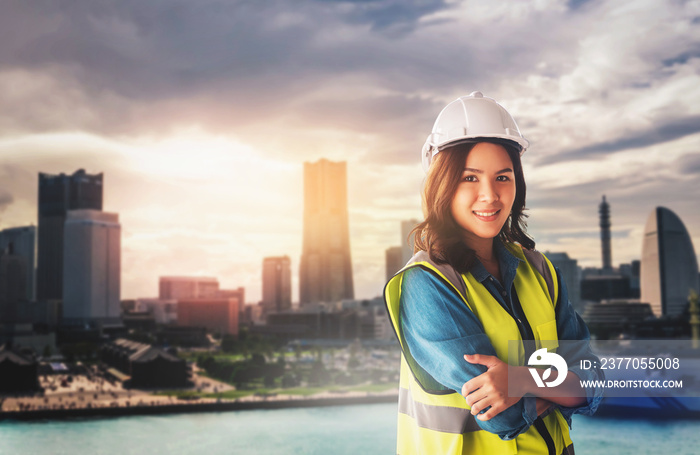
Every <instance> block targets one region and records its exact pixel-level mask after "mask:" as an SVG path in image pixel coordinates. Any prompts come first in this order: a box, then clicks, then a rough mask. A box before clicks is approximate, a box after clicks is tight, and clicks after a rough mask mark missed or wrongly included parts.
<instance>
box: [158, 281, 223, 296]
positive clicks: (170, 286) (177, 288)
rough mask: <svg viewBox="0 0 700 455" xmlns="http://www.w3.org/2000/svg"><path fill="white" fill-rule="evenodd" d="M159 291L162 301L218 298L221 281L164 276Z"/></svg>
mask: <svg viewBox="0 0 700 455" xmlns="http://www.w3.org/2000/svg"><path fill="white" fill-rule="evenodd" d="M158 289H159V292H158V298H159V299H160V300H172V299H176V300H177V299H198V298H210V297H217V296H218V292H219V280H217V279H216V278H212V277H203V276H162V277H160V279H159V283H158Z"/></svg>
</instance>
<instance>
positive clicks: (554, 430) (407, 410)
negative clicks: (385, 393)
mask: <svg viewBox="0 0 700 455" xmlns="http://www.w3.org/2000/svg"><path fill="white" fill-rule="evenodd" d="M508 249H509V250H510V251H511V253H512V254H513V255H515V256H516V257H518V258H519V259H521V263H520V264H519V266H518V271H517V274H516V278H515V280H514V283H513V285H514V286H515V293H516V295H517V296H518V297H519V298H520V301H521V303H522V308H523V312H524V313H525V317H526V319H527V321H523V322H524V323H526V324H529V325H530V327H531V329H532V332H533V334H534V337H535V340H536V342H537V343H541V342H542V341H545V340H550V341H551V343H549V344H547V345H544V346H542V347H547V348H548V349H552V350H554V349H556V347H557V346H558V343H557V341H556V340H557V330H556V320H555V312H554V310H555V305H556V302H557V299H558V297H559V296H558V291H559V289H558V286H557V283H556V280H552V279H549V280H548V279H546V278H545V276H543V275H549V277H550V278H551V277H554V276H556V275H555V271H554V268H553V266H552V265H551V263H549V261H548V260H547V259H546V258H544V256H542V255H540V254H539V253H534V259H533V257H532V256H533V253H530V254H527V255H526V254H525V253H524V252H523V250H522V249H521V248H520V247H519V246H518V245H509V246H508ZM526 257H527V259H526ZM538 258H541V260H540V261H541V262H540V263H539V264H537V263H536V262H537V259H538ZM528 259H529V260H528ZM410 267H421V268H423V269H425V270H428V271H430V273H433V274H435V275H436V276H438V277H439V278H440V279H441V281H442V282H443V283H444V284H445V285H446V286H448V287H449V288H450V289H452V290H453V291H454V292H455V294H456V295H458V296H459V297H460V299H461V300H462V301H463V302H464V304H465V305H466V306H467V308H469V310H470V311H472V312H473V313H474V314H475V315H476V316H477V318H478V319H479V320H480V322H481V323H482V325H483V327H484V331H485V334H486V335H487V336H488V337H489V339H490V341H491V343H492V345H493V346H494V349H495V351H496V354H497V355H498V357H499V358H500V359H501V360H503V361H505V362H507V361H508V340H520V339H521V337H520V332H519V330H518V328H517V324H516V323H515V321H514V320H513V317H512V316H511V315H510V313H508V312H507V311H506V310H505V309H504V308H503V307H502V306H501V305H500V304H499V303H498V302H497V301H496V299H495V298H494V297H493V296H491V294H490V293H489V292H488V290H487V289H486V288H485V287H484V286H483V285H482V284H481V283H479V282H478V281H477V280H476V279H475V278H474V277H473V276H472V275H471V274H464V275H461V276H459V275H457V274H456V272H455V271H454V269H452V268H451V267H449V266H447V265H436V264H434V263H433V262H432V261H430V259H429V258H428V255H427V253H425V252H421V253H418V254H417V255H416V256H414V258H413V259H412V261H410V262H409V264H408V265H407V266H406V267H405V268H404V269H402V270H401V271H400V272H399V273H397V274H396V275H395V276H394V277H393V278H392V279H391V280H389V282H388V283H387V285H386V288H385V295H384V297H385V302H386V304H387V310H388V313H389V317H390V319H391V322H392V326H393V327H394V330H395V331H396V335H397V338H398V340H399V343H400V345H401V349H402V355H401V376H400V377H401V380H400V389H399V391H400V392H399V393H400V400H399V422H398V426H399V428H398V447H397V451H398V453H489V454H511V453H517V452H518V451H521V450H522V451H527V452H530V451H533V450H534V451H535V452H533V453H547V445H546V444H545V442H544V440H543V438H542V437H541V436H540V435H539V433H538V432H537V429H536V428H535V427H534V426H532V427H531V428H529V429H528V430H527V431H526V432H524V433H523V434H521V435H519V436H518V437H516V438H515V439H513V440H511V441H502V440H501V439H500V438H499V437H498V436H497V435H494V434H491V433H488V432H486V431H483V430H481V429H480V427H479V426H478V425H477V421H476V419H475V418H474V416H472V415H471V413H470V411H469V407H468V406H467V404H466V401H465V399H464V397H462V396H461V395H460V394H458V393H456V392H454V391H453V390H451V389H447V388H446V387H444V386H443V385H442V384H440V383H439V382H438V381H436V380H435V379H434V378H433V377H432V376H430V374H429V373H428V372H426V371H425V370H424V369H423V368H421V367H420V365H418V363H417V362H416V361H415V359H413V357H412V356H411V353H410V351H409V349H408V348H407V346H406V345H405V340H404V338H403V334H402V333H401V323H400V321H399V317H400V310H399V307H400V300H401V281H402V279H403V272H405V271H406V270H407V269H408V268H410ZM543 267H545V268H544V269H543ZM538 270H543V272H544V273H541V272H539V271H538ZM539 346H540V345H539V344H538V347H539ZM522 360H523V359H519V364H520V365H522ZM543 421H544V423H545V426H546V428H547V430H548V432H549V434H550V435H551V436H552V439H553V440H554V442H555V450H556V452H555V453H566V450H569V449H572V447H569V446H570V445H571V444H572V443H571V439H570V437H569V432H568V425H567V424H566V421H565V419H564V418H563V416H562V415H561V413H560V412H559V411H558V410H557V411H555V412H553V413H551V414H549V415H548V416H546V417H544V419H543Z"/></svg>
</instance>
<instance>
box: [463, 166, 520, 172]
mask: <svg viewBox="0 0 700 455" xmlns="http://www.w3.org/2000/svg"><path fill="white" fill-rule="evenodd" d="M464 172H473V173H475V174H483V173H484V171H482V170H481V169H472V168H470V167H465V168H464ZM508 172H513V169H511V168H509V167H507V168H505V169H501V170H500V171H498V172H496V174H506V173H508Z"/></svg>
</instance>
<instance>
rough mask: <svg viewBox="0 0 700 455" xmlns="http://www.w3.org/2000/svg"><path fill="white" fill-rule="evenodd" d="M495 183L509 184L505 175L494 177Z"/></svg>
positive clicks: (508, 178)
mask: <svg viewBox="0 0 700 455" xmlns="http://www.w3.org/2000/svg"><path fill="white" fill-rule="evenodd" d="M496 181H497V182H510V177H508V176H507V175H499V176H498V177H496Z"/></svg>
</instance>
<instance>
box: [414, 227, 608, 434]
mask: <svg viewBox="0 0 700 455" xmlns="http://www.w3.org/2000/svg"><path fill="white" fill-rule="evenodd" d="M494 251H495V254H496V257H497V259H498V262H499V266H500V271H501V276H502V279H503V283H502V284H501V283H499V282H498V280H497V279H496V278H494V277H493V276H492V275H491V274H490V273H489V272H488V271H486V269H485V268H484V266H483V265H482V264H481V263H480V262H478V261H477V262H476V263H475V265H474V266H473V267H472V269H471V271H470V273H471V274H472V275H473V276H474V278H476V280H477V281H479V282H480V283H481V284H482V285H483V286H485V287H486V289H487V290H488V291H489V293H490V294H491V295H492V296H493V297H494V298H495V299H496V300H497V301H498V303H499V304H500V305H502V306H503V307H504V308H505V309H506V311H508V313H510V314H511V315H513V316H514V317H515V318H516V319H520V320H523V321H524V320H525V318H524V315H523V314H522V308H520V307H519V305H514V304H513V301H514V300H515V299H513V298H512V295H513V289H514V286H513V280H514V279H515V275H516V272H517V269H518V264H519V263H520V261H521V259H519V258H517V257H515V256H513V254H511V253H510V251H508V250H507V249H506V248H505V246H504V245H503V244H502V243H501V242H500V241H499V240H498V239H494ZM556 272H557V276H556V277H553V278H555V279H558V276H559V270H556ZM559 283H560V284H559V294H560V300H559V303H558V304H557V307H556V309H555V312H556V321H557V335H558V338H559V339H560V340H585V341H588V340H589V339H590V334H589V332H588V327H586V324H585V323H584V322H583V320H582V319H581V317H580V316H579V315H578V314H577V313H576V312H575V311H574V309H573V307H572V305H571V303H570V302H569V299H568V294H567V290H566V286H565V285H564V283H562V282H561V280H559ZM516 301H517V300H516ZM426 309H428V310H427V311H426ZM400 321H401V329H402V331H403V336H404V339H405V341H406V344H407V346H408V348H409V349H410V351H411V355H412V356H413V357H414V358H415V360H416V361H417V362H418V364H419V365H420V366H421V367H423V369H425V370H426V371H427V372H428V373H429V374H430V375H431V376H432V377H433V378H434V379H435V380H437V381H438V382H440V383H441V384H443V385H444V386H446V387H448V388H450V389H453V390H455V391H456V392H457V393H461V389H462V385H463V384H464V383H465V382H467V381H469V380H470V379H472V378H474V377H475V376H478V375H480V374H482V373H484V372H485V371H486V367H485V366H484V365H475V364H470V363H468V362H466V361H465V360H464V358H463V355H464V354H485V355H492V356H495V355H496V351H495V349H494V348H493V346H492V345H491V341H490V340H489V338H488V336H487V335H486V333H485V331H484V328H483V326H482V324H481V322H480V321H479V319H478V318H477V317H476V316H475V315H474V313H472V312H471V310H469V308H468V307H467V306H466V305H465V304H464V302H463V301H462V300H461V298H460V297H459V296H457V295H456V294H455V292H454V290H453V289H451V288H449V287H448V286H446V285H445V284H444V282H443V281H442V280H441V279H440V278H438V277H437V276H435V275H434V274H432V273H430V272H428V271H427V270H424V269H422V268H420V267H413V268H411V269H409V270H407V271H406V272H404V276H403V280H402V284H401V305H400ZM577 345H578V343H577ZM570 349H571V350H574V351H572V352H567V353H562V352H560V350H558V351H557V352H558V353H560V354H561V355H564V356H565V357H566V358H567V359H568V360H569V365H574V366H572V367H570V368H569V371H570V372H573V373H574V374H576V375H577V376H578V377H579V378H580V379H582V380H588V379H603V376H602V372H601V371H600V370H597V369H591V370H581V369H580V368H579V367H578V365H580V362H579V360H580V359H593V360H597V358H596V357H595V355H594V354H593V353H592V352H591V350H590V347H588V345H587V344H586V345H585V346H579V347H576V348H570ZM595 364H596V363H594V365H595ZM597 364H600V363H599V362H598V363H597ZM602 394H603V391H602V389H600V388H597V389H593V388H590V389H587V390H586V395H587V402H586V404H585V405H582V406H579V407H574V408H568V407H564V406H559V405H555V406H557V407H558V408H559V409H560V411H561V413H562V415H563V416H564V418H565V419H566V421H567V423H568V424H569V426H571V416H572V415H573V414H584V415H591V414H593V413H594V412H595V411H596V409H597V408H598V404H599V403H600V401H601V400H602ZM482 412H483V411H482ZM535 419H537V409H536V404H535V397H534V396H532V395H529V394H528V395H525V396H524V397H523V398H522V399H521V400H520V401H518V402H517V403H516V404H514V405H513V406H511V407H510V408H508V409H506V410H504V411H502V412H501V413H500V414H498V415H496V416H495V417H493V418H491V419H490V420H487V421H481V420H479V419H476V422H477V424H478V425H479V426H480V427H481V428H482V429H484V430H486V431H489V432H491V433H495V434H498V435H499V436H500V437H501V439H506V440H507V439H513V438H515V437H516V436H517V435H518V434H520V433H523V432H525V431H527V429H528V428H529V427H530V425H532V423H533V422H534V421H535Z"/></svg>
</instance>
